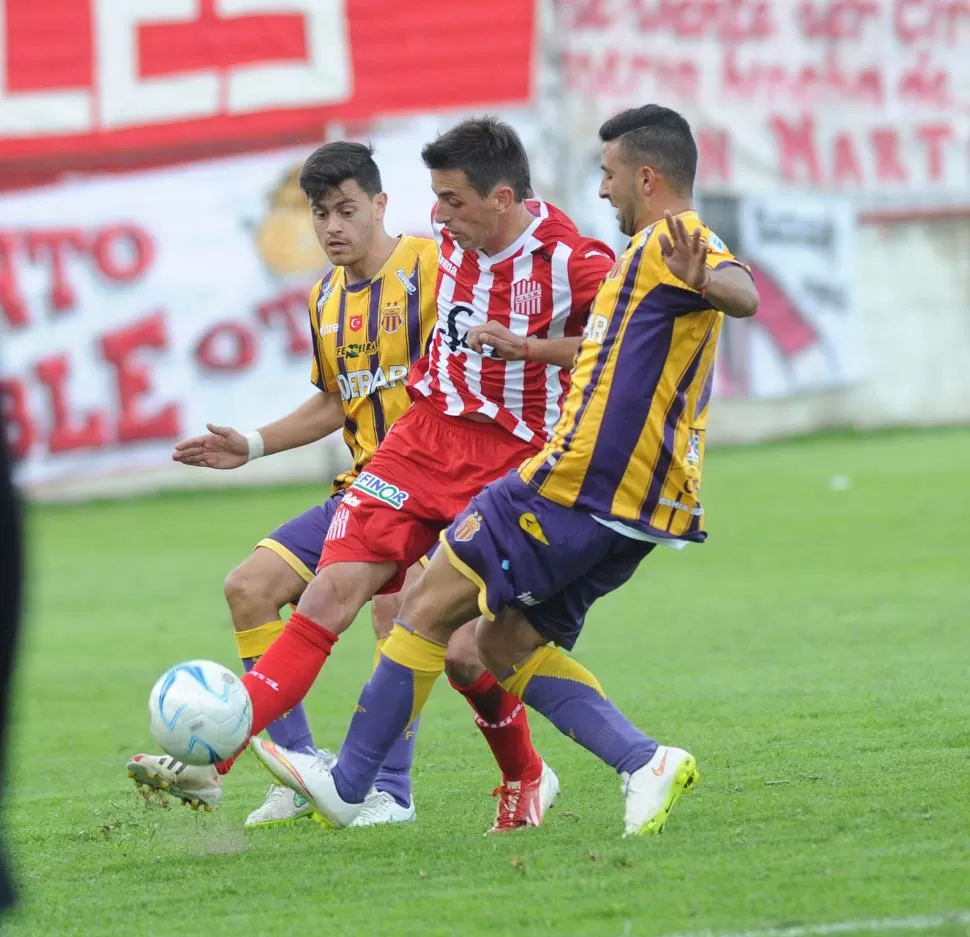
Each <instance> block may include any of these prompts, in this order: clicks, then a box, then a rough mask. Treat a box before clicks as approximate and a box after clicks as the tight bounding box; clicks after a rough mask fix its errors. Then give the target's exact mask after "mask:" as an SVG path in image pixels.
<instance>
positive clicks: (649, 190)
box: [636, 166, 657, 196]
mask: <svg viewBox="0 0 970 937" xmlns="http://www.w3.org/2000/svg"><path fill="white" fill-rule="evenodd" d="M636 179H637V189H638V191H639V192H640V194H641V195H647V196H649V195H653V191H654V189H656V187H657V171H656V170H655V169H654V168H653V166H638V167H637V170H636Z"/></svg>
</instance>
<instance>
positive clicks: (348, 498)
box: [340, 491, 360, 508]
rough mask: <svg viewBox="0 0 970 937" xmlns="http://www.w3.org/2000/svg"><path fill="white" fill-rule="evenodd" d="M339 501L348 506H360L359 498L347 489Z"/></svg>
mask: <svg viewBox="0 0 970 937" xmlns="http://www.w3.org/2000/svg"><path fill="white" fill-rule="evenodd" d="M340 503H341V504H342V505H344V506H345V507H348V508H356V507H360V498H358V497H357V495H355V494H353V493H352V492H350V491H348V492H347V494H345V495H344V496H343V497H342V498H341V499H340Z"/></svg>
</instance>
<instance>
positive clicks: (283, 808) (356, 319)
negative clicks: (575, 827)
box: [128, 142, 538, 828]
mask: <svg viewBox="0 0 970 937" xmlns="http://www.w3.org/2000/svg"><path fill="white" fill-rule="evenodd" d="M300 185H301V187H302V188H303V191H304V192H305V194H306V195H307V197H308V200H309V202H310V209H311V211H312V214H313V223H314V229H315V232H316V235H317V238H318V240H319V241H320V244H321V246H322V247H323V249H324V251H325V252H326V254H327V256H328V258H329V260H330V261H331V263H332V264H333V267H332V269H331V270H330V271H329V272H328V273H327V275H326V276H324V277H323V279H322V280H320V282H319V283H317V284H316V286H315V287H314V288H313V290H312V292H311V294H310V300H309V314H310V329H311V335H312V341H313V361H312V365H311V373H310V379H311V382H312V383H313V384H314V386H315V387H316V388H317V393H315V394H314V395H313V396H312V397H311V398H310V399H309V400H307V401H306V402H305V403H304V404H303V405H301V406H300V407H298V408H297V409H296V410H295V411H293V412H292V413H290V414H288V415H287V416H284V417H283V418H281V419H279V420H276V421H275V422H273V423H271V424H269V425H268V426H264V427H262V428H261V429H259V430H257V431H254V432H251V433H248V434H242V433H239V432H237V431H236V430H234V429H231V428H229V427H219V426H213V425H210V426H209V433H208V434H207V435H205V436H200V437H196V438H194V439H190V440H186V441H184V442H182V443H179V444H178V445H177V446H176V450H175V454H174V458H175V459H176V461H179V462H182V463H183V464H186V465H196V466H203V467H207V468H216V469H231V468H236V467H238V466H240V465H243V464H245V463H246V462H248V461H251V460H252V459H254V458H257V457H259V456H262V455H269V454H272V453H276V452H282V451H285V450H289V449H294V448H297V447H299V446H303V445H306V444H307V443H311V442H314V441H316V440H319V439H322V438H323V437H325V436H328V435H330V434H331V433H333V432H336V431H337V430H340V429H342V430H343V437H344V441H345V442H346V444H347V447H348V449H349V450H350V453H351V456H352V459H353V464H352V467H351V468H350V469H349V470H348V471H346V472H344V473H342V474H340V475H338V476H337V478H336V479H335V480H334V484H333V494H332V496H331V497H330V498H329V499H328V500H326V501H325V502H324V503H322V504H317V505H314V506H313V507H312V508H310V509H309V510H307V511H304V512H303V513H302V514H300V515H299V516H298V517H295V518H293V519H292V520H290V521H288V522H286V523H285V524H283V525H282V526H280V527H279V528H277V529H276V530H275V531H274V532H273V533H271V534H269V536H267V537H266V538H264V539H263V540H261V541H259V543H258V544H257V547H256V549H255V550H254V551H253V552H252V554H250V556H249V557H248V558H247V559H246V560H245V561H244V562H243V563H242V564H241V565H240V566H239V567H237V568H236V569H235V570H234V571H233V572H232V573H230V575H229V577H228V579H227V580H226V598H227V600H228V602H229V606H230V610H231V612H232V618H233V624H234V626H235V635H236V642H237V645H238V649H239V655H240V658H241V659H242V661H243V664H244V665H245V667H246V670H247V671H248V670H250V669H251V668H252V666H253V664H254V663H255V662H256V661H257V660H258V659H259V657H260V656H261V655H262V654H263V653H264V652H265V651H266V650H267V648H268V647H269V646H270V644H272V642H273V641H274V640H275V638H276V637H277V636H278V635H279V634H280V632H281V631H282V630H283V627H284V624H283V621H282V619H281V609H282V608H283V607H284V606H285V605H287V604H289V603H294V602H296V601H298V599H299V597H300V595H301V594H302V592H303V591H304V589H305V588H306V585H307V583H309V582H310V581H311V580H312V579H313V576H314V571H315V569H316V566H317V563H318V561H319V559H320V556H321V554H322V552H323V549H324V540H325V537H326V536H327V533H328V531H329V530H330V529H331V525H332V524H333V523H335V520H334V519H335V518H336V523H339V519H340V517H341V514H340V510H339V507H340V504H341V503H342V500H343V499H344V498H346V497H353V496H352V495H348V494H347V489H348V488H349V487H350V486H351V485H352V484H353V482H354V480H355V479H356V478H357V476H358V475H359V474H360V473H361V471H362V470H363V469H364V468H365V466H366V465H367V463H368V461H369V460H370V458H371V457H372V456H373V454H374V452H375V451H376V450H377V447H378V446H379V445H380V443H381V441H382V440H383V439H384V437H385V435H386V434H387V432H388V431H389V430H390V428H391V426H392V425H393V423H394V422H395V421H396V420H397V419H398V418H399V417H400V416H402V415H403V414H404V413H405V412H406V410H407V409H408V407H409V406H410V399H409V397H408V392H407V378H408V373H409V371H410V369H411V366H412V365H413V364H414V363H415V362H416V361H418V359H419V358H421V357H422V356H423V355H424V353H425V349H426V346H427V344H428V339H429V337H430V335H431V331H432V329H433V328H434V326H435V323H436V321H437V315H438V313H437V303H436V298H435V291H436V285H437V272H438V251H437V245H436V243H435V242H434V241H433V240H430V239H426V238H419V237H411V236H408V235H405V236H403V237H392V236H390V235H389V234H388V233H387V232H386V231H385V228H384V221H383V219H384V210H385V206H386V204H387V195H386V194H384V193H383V191H382V186H381V178H380V172H379V170H378V167H377V165H376V163H375V162H374V159H373V156H372V151H371V150H370V148H369V147H366V146H363V145H362V144H359V143H347V142H337V143H330V144H327V145H325V146H322V147H320V148H319V149H317V150H316V151H315V152H314V153H313V154H312V155H311V156H310V157H309V158H308V159H307V161H306V163H305V164H304V166H303V169H302V172H301V174H300ZM398 604H399V602H398V597H396V596H379V597H377V598H376V599H375V600H374V603H373V605H372V614H373V620H374V629H375V632H376V634H377V637H378V639H379V642H381V641H382V640H383V639H384V638H386V636H387V634H388V633H389V631H390V629H391V625H392V620H393V617H394V613H395V611H396V610H397V606H398ZM453 654H454V655H455V660H454V663H455V666H456V667H461V668H462V672H463V673H468V674H471V675H472V677H471V681H474V680H475V679H476V678H477V676H481V675H484V674H485V670H484V667H483V666H482V664H481V662H480V661H479V660H478V657H477V654H476V652H475V647H474V642H473V641H466V642H462V643H460V644H458V643H457V642H456V649H455V650H454V651H453ZM497 692H499V693H501V694H504V695H507V693H506V691H505V690H504V689H502V688H501V687H497ZM466 695H467V694H466ZM492 695H493V696H494V695H495V694H494V693H493V694H492ZM469 701H470V702H471V703H472V705H473V707H475V706H476V701H475V700H473V699H471V697H469ZM489 711H490V710H489ZM489 711H486V715H487V714H488V712H489ZM268 731H269V735H270V737H271V739H272V740H273V741H274V742H275V744H277V745H279V746H280V747H281V748H282V749H286V750H288V751H291V752H293V751H295V752H301V751H302V752H313V753H315V752H316V748H315V746H314V743H313V739H312V735H311V732H310V727H309V724H308V722H307V718H306V714H305V712H304V709H303V706H302V705H298V706H294V707H293V709H291V710H290V711H289V712H288V713H286V714H285V715H284V716H282V717H281V718H280V719H278V720H276V722H274V723H273V724H272V725H270V726H269V727H268ZM509 731H510V732H512V733H513V734H514V735H515V738H516V739H518V740H519V742H520V744H519V748H521V749H524V751H525V755H526V756H530V757H531V756H532V755H534V754H535V752H534V749H533V748H532V746H531V740H530V737H529V731H528V722H527V720H526V719H525V714H524V712H523V713H522V714H521V718H519V719H518V721H517V724H516V726H515V727H514V728H510V730H509ZM416 732H417V724H416V723H415V724H412V725H409V727H408V728H407V729H406V730H405V731H403V732H402V733H401V734H400V736H399V737H398V739H397V740H395V744H394V746H393V747H392V749H391V751H390V752H389V753H388V757H387V758H386V759H385V760H384V763H383V765H382V770H381V776H380V778H379V779H378V781H377V783H376V785H375V792H374V793H373V794H372V795H371V796H370V797H369V804H368V806H367V808H366V809H365V811H364V812H363V813H362V815H361V817H360V819H359V823H358V825H361V826H363V825H372V824H376V823H385V822H400V821H404V820H409V819H412V818H413V817H414V806H413V803H412V801H411V781H410V769H411V761H412V756H413V751H414V742H415V737H416ZM535 757H536V758H537V759H538V755H535ZM128 770H129V773H130V774H131V775H132V776H133V777H134V778H135V780H136V781H139V782H143V783H147V784H149V785H150V786H153V787H161V786H162V785H163V784H164V785H166V790H168V792H169V793H170V794H174V795H175V796H177V797H179V798H180V799H182V800H183V801H185V802H188V803H191V804H195V805H198V804H203V805H205V806H207V807H211V806H213V805H214V804H215V803H216V802H217V801H218V800H219V799H220V797H221V787H220V784H219V776H218V774H217V773H216V771H215V769H214V768H210V767H204V768H201V767H194V766H187V765H182V764H181V763H179V762H175V761H174V760H173V759H171V758H168V757H167V756H154V755H144V754H141V755H136V756H134V757H133V758H132V759H131V760H130V761H129V762H128ZM309 812H310V807H309V806H308V805H307V803H306V802H305V800H303V799H302V798H300V797H294V795H293V794H292V792H290V791H289V790H286V789H285V788H282V787H277V786H275V785H274V787H273V788H271V790H270V792H269V794H268V795H267V797H266V800H265V802H264V803H263V804H262V805H261V806H260V807H259V808H258V809H257V810H255V811H254V812H253V813H251V814H250V816H249V818H248V819H247V821H246V826H247V827H250V828H253V827H262V826H270V825H277V824H280V823H286V822H290V821H293V820H296V819H299V818H300V817H303V816H307V815H308V814H309Z"/></svg>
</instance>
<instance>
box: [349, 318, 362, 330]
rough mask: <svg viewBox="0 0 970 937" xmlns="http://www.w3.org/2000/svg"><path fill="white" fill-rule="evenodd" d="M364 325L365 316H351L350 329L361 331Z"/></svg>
mask: <svg viewBox="0 0 970 937" xmlns="http://www.w3.org/2000/svg"><path fill="white" fill-rule="evenodd" d="M363 325H364V317H363V316H351V317H350V331H351V332H359V331H360V330H361V328H362V327H363Z"/></svg>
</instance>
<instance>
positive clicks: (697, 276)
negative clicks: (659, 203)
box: [660, 211, 710, 292]
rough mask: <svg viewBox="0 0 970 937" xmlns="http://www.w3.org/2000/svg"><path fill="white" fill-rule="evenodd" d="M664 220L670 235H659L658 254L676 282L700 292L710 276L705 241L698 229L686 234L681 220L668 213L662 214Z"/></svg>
mask: <svg viewBox="0 0 970 937" xmlns="http://www.w3.org/2000/svg"><path fill="white" fill-rule="evenodd" d="M664 220H665V221H666V222H667V231H668V232H669V234H670V237H667V235H666V234H661V235H660V252H661V253H662V254H663V258H664V261H665V262H666V264H667V267H668V268H669V270H670V272H671V273H672V274H673V275H674V276H675V277H677V279H678V280H680V281H681V282H682V283H686V284H687V285H688V286H689V287H690V288H691V289H692V290H697V291H698V292H700V290H702V289H704V287H705V286H706V285H707V281H708V277H709V276H710V273H709V272H708V270H707V241H706V240H704V239H703V238H702V237H701V229H700V228H696V229H695V230H694V233H693V234H688V233H687V227H686V225H685V224H684V222H683V219H681V218H679V217H678V218H675V217H674V216H673V215H672V214H671V213H670V212H669V211H665V212H664Z"/></svg>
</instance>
